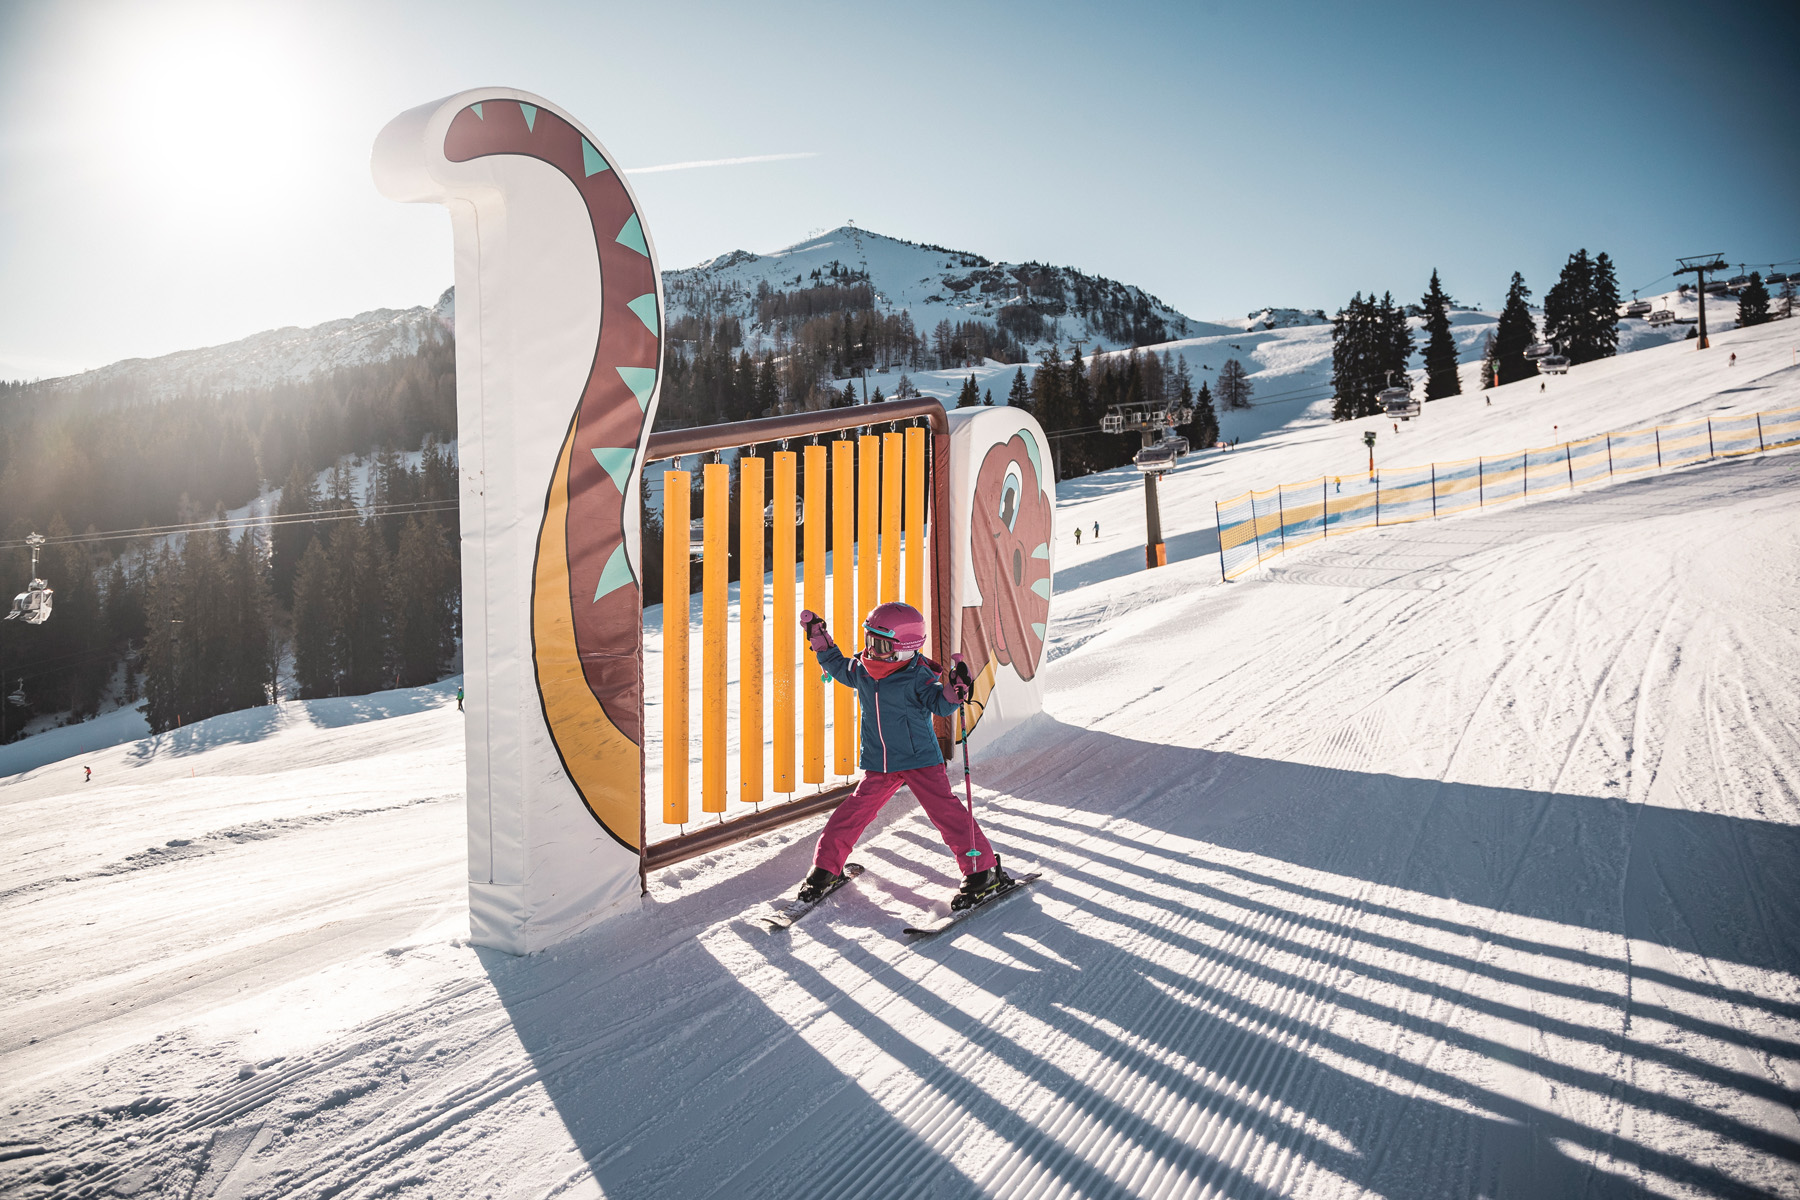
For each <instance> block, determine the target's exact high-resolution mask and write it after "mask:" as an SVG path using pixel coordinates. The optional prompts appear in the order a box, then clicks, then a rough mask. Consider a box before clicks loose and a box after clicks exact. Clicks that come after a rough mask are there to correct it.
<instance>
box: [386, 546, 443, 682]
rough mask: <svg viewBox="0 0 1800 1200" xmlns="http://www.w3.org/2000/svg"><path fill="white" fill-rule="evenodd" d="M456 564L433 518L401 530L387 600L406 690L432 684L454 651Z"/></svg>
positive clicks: (397, 671) (398, 668) (396, 656)
mask: <svg viewBox="0 0 1800 1200" xmlns="http://www.w3.org/2000/svg"><path fill="white" fill-rule="evenodd" d="M453 566H454V564H453V563H452V562H451V560H450V553H449V550H448V549H447V548H446V547H445V546H444V544H443V532H442V529H441V528H440V526H439V525H438V523H437V520H436V518H435V516H434V515H433V514H432V513H429V512H428V513H425V514H424V516H423V518H414V517H408V518H407V521H406V524H405V526H403V527H402V528H401V530H400V549H399V551H398V552H397V553H396V555H395V557H394V570H393V573H392V575H391V577H390V585H391V588H392V594H391V596H390V598H389V603H390V608H391V611H392V613H393V646H394V660H395V675H396V676H397V677H398V680H399V683H400V685H401V686H402V687H417V686H419V685H421V684H427V683H434V682H436V681H437V679H438V677H439V676H440V675H441V674H442V673H443V669H444V667H445V666H446V665H447V664H448V663H449V661H450V656H451V654H452V653H453V652H454V650H455V635H454V626H453V623H452V621H451V619H450V596H451V574H452V568H453Z"/></svg>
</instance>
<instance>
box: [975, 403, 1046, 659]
mask: <svg viewBox="0 0 1800 1200" xmlns="http://www.w3.org/2000/svg"><path fill="white" fill-rule="evenodd" d="M1027 436H1028V435H1027V434H1025V433H1024V432H1023V431H1021V432H1020V433H1016V434H1014V435H1013V436H1012V437H1011V438H1010V439H1009V440H1007V441H1005V442H1003V443H1001V444H1000V445H998V446H995V447H993V448H992V449H991V450H989V451H988V452H987V455H986V457H984V458H983V459H982V461H981V469H980V470H979V471H978V472H977V473H976V478H975V505H974V512H973V513H972V514H971V516H970V524H969V553H970V557H971V559H972V562H973V565H974V568H975V585H976V587H977V589H979V591H980V595H981V603H980V604H979V605H975V606H970V607H965V608H964V609H963V629H962V652H963V654H964V656H965V657H967V658H968V660H969V665H970V668H971V670H973V671H974V672H975V673H976V674H977V675H980V674H982V673H983V672H984V670H986V668H989V667H997V666H1001V665H1006V666H1010V667H1012V668H1013V670H1015V671H1017V672H1018V674H1019V678H1021V679H1030V678H1031V677H1032V676H1034V675H1036V674H1037V669H1038V663H1039V661H1040V660H1041V659H1042V658H1043V654H1044V633H1045V629H1046V628H1047V627H1048V625H1049V621H1050V535H1051V525H1052V513H1051V506H1050V499H1049V497H1048V496H1046V495H1045V494H1044V488H1043V484H1042V482H1041V481H1040V479H1039V476H1038V470H1039V464H1038V456H1037V454H1036V453H1035V451H1036V449H1037V447H1036V445H1035V442H1027V440H1026V438H1027Z"/></svg>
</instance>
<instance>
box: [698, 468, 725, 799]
mask: <svg viewBox="0 0 1800 1200" xmlns="http://www.w3.org/2000/svg"><path fill="white" fill-rule="evenodd" d="M704 479H705V490H704V492H703V493H702V494H703V496H704V500H703V501H702V503H703V504H704V506H705V510H706V511H705V514H704V516H705V520H704V522H703V524H702V525H701V530H702V537H703V539H704V541H703V544H702V551H703V552H702V554H701V567H700V570H701V577H700V578H701V582H700V641H701V646H702V649H703V655H702V658H701V662H700V811H701V812H709V813H722V812H724V811H725V647H726V641H727V639H726V630H725V612H726V603H725V602H726V600H727V598H728V597H729V595H730V590H731V584H730V578H731V532H730V530H729V528H728V527H729V525H730V524H731V468H730V467H728V466H726V465H725V464H724V463H708V464H706V467H705V471H704Z"/></svg>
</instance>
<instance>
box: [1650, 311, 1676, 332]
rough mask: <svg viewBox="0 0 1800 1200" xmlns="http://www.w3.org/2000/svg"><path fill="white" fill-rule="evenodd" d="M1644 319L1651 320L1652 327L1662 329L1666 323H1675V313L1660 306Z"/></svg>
mask: <svg viewBox="0 0 1800 1200" xmlns="http://www.w3.org/2000/svg"><path fill="white" fill-rule="evenodd" d="M1644 319H1645V320H1647V321H1649V322H1650V325H1651V328H1653V329H1661V328H1662V327H1663V326H1665V325H1673V324H1674V323H1675V314H1674V313H1672V312H1670V311H1669V310H1668V309H1666V308H1659V309H1657V310H1656V311H1655V312H1653V313H1651V314H1650V315H1649V316H1648V317H1646V318H1644Z"/></svg>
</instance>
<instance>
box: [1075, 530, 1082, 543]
mask: <svg viewBox="0 0 1800 1200" xmlns="http://www.w3.org/2000/svg"><path fill="white" fill-rule="evenodd" d="M1075 544H1076V545H1077V546H1079V545H1081V526H1079V525H1077V526H1076V527H1075Z"/></svg>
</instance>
